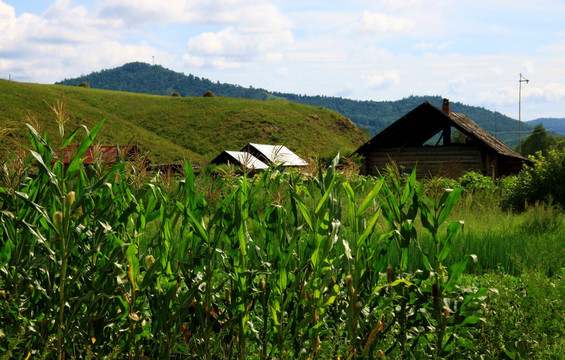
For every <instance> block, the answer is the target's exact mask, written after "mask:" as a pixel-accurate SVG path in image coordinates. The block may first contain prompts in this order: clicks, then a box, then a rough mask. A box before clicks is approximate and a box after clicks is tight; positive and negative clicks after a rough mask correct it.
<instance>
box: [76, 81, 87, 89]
mask: <svg viewBox="0 0 565 360" xmlns="http://www.w3.org/2000/svg"><path fill="white" fill-rule="evenodd" d="M78 86H80V87H83V88H90V85H88V83H87V82H81V83H80V84H78Z"/></svg>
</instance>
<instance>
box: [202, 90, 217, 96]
mask: <svg viewBox="0 0 565 360" xmlns="http://www.w3.org/2000/svg"><path fill="white" fill-rule="evenodd" d="M202 96H203V97H216V94H214V93H213V92H212V91H211V90H208V91H206V92H205V93H204V95H202Z"/></svg>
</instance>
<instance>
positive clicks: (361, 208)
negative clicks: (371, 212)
mask: <svg viewBox="0 0 565 360" xmlns="http://www.w3.org/2000/svg"><path fill="white" fill-rule="evenodd" d="M383 184H384V178H381V179H380V180H379V182H378V183H377V184H376V185H375V186H374V187H373V189H372V190H371V192H370V193H369V194H367V196H366V197H365V199H364V200H363V202H362V203H361V205H359V208H358V209H357V215H358V216H359V215H362V214H364V213H365V211H367V209H368V208H369V205H371V203H372V202H373V200H374V199H375V197H377V195H378V194H379V192H380V191H381V188H382V187H383Z"/></svg>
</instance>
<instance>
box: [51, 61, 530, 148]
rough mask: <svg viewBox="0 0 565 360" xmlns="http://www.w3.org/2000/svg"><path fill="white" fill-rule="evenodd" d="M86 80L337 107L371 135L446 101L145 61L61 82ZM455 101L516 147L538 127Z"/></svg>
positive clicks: (112, 86) (454, 107) (148, 90)
mask: <svg viewBox="0 0 565 360" xmlns="http://www.w3.org/2000/svg"><path fill="white" fill-rule="evenodd" d="M83 82H84V83H88V84H89V86H90V87H92V88H98V89H108V90H118V91H128V92H136V93H145V94H156V95H171V94H172V93H173V92H175V91H176V92H178V93H180V95H182V96H183V97H199V96H202V95H203V94H204V93H205V92H206V91H212V92H214V93H215V94H216V95H217V96H222V97H234V98H247V99H256V100H286V101H292V102H295V103H300V104H305V105H311V106H317V107H318V106H319V107H324V108H327V109H330V110H334V111H337V112H339V113H340V114H342V115H344V116H346V117H348V118H350V119H351V120H352V121H353V122H354V123H355V124H356V125H357V126H358V127H360V128H365V129H366V130H367V131H368V132H369V133H370V134H371V135H375V134H377V133H378V132H380V131H381V130H382V129H384V128H385V127H386V126H388V125H389V124H391V123H392V122H394V121H396V120H398V119H399V118H401V117H402V116H404V115H405V114H406V113H407V112H409V111H411V110H412V109H414V108H415V107H416V106H418V105H420V104H421V103H422V102H424V101H428V102H429V103H431V104H432V105H435V106H437V107H439V108H441V104H442V97H441V96H410V97H408V98H404V99H402V100H397V101H358V100H350V99H344V98H341V97H331V96H307V95H297V94H290V93H281V92H269V91H267V90H264V89H256V88H245V87H242V86H238V85H230V84H223V83H220V82H213V81H210V80H207V79H203V78H199V77H197V76H194V75H192V74H190V75H185V74H183V73H178V72H175V71H172V70H169V69H166V68H164V67H162V66H160V65H150V64H146V63H141V62H134V63H128V64H125V65H123V66H121V67H117V68H114V69H108V70H102V71H99V72H93V73H91V74H89V75H84V76H80V77H78V78H74V79H66V80H63V81H60V82H58V83H57V84H64V85H74V86H76V85H79V84H80V83H83ZM453 100H454V99H452V101H451V111H454V112H462V113H464V114H465V115H467V116H468V117H469V118H471V119H472V120H473V121H475V122H476V123H477V124H479V125H480V126H481V127H483V128H484V129H485V130H487V131H489V132H490V133H492V134H493V135H495V136H496V137H498V138H499V139H500V140H501V141H503V142H505V143H507V144H508V145H510V146H513V147H514V146H516V145H517V144H518V133H519V127H520V126H521V134H520V135H521V137H522V139H524V138H525V137H526V136H527V135H528V134H529V133H530V132H531V131H532V130H533V125H530V124H528V123H522V124H521V125H519V123H518V121H516V120H514V119H512V118H510V117H508V116H506V115H503V114H501V113H499V112H492V111H490V110H487V109H485V108H482V107H476V106H470V105H464V104H461V103H459V102H457V101H453Z"/></svg>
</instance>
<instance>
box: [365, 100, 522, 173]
mask: <svg viewBox="0 0 565 360" xmlns="http://www.w3.org/2000/svg"><path fill="white" fill-rule="evenodd" d="M455 129H456V130H458V131H459V132H460V133H462V134H463V135H465V136H464V138H465V141H464V142H459V141H456V140H455V139H454V137H453V134H454V130H455ZM430 139H434V142H433V143H430V141H429V140H430ZM355 154H358V155H360V156H361V157H362V158H363V163H362V167H361V172H362V173H363V174H366V175H376V174H377V173H378V172H379V171H380V172H382V171H383V170H384V169H386V165H387V164H390V163H392V162H394V163H396V165H397V166H398V167H400V168H405V169H407V170H411V169H413V168H416V171H417V174H416V175H417V177H418V178H420V179H421V178H424V177H427V176H440V177H447V178H453V179H457V178H459V177H461V176H463V175H464V174H465V173H466V172H469V171H477V172H479V173H482V174H483V175H486V176H492V177H501V176H506V175H511V174H516V173H518V172H519V171H520V170H521V169H522V166H523V165H524V163H530V162H531V161H530V160H529V159H527V158H525V157H523V156H522V155H520V154H518V153H517V152H516V151H514V150H512V149H511V148H510V147H508V146H507V145H505V144H504V143H503V142H501V141H500V140H498V139H497V138H496V137H494V136H493V135H491V134H490V133H488V132H487V131H486V130H484V129H483V128H481V127H480V126H479V125H477V124H476V123H475V122H473V121H472V120H471V119H469V118H468V117H467V116H465V115H463V114H461V113H452V112H450V106H449V100H448V99H444V100H443V106H442V109H441V110H440V109H438V108H437V107H435V106H433V105H431V104H430V103H428V102H424V103H423V104H422V105H420V106H418V107H416V108H415V109H414V110H412V111H411V112H409V113H408V114H406V115H404V116H403V117H402V118H400V119H399V120H397V121H396V122H394V123H392V124H391V125H390V126H388V127H387V128H386V129H384V130H383V131H381V132H380V133H379V134H377V135H376V136H375V137H373V138H372V139H371V140H369V141H368V142H366V143H365V144H363V145H362V146H361V147H360V148H359V149H357V151H355Z"/></svg>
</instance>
